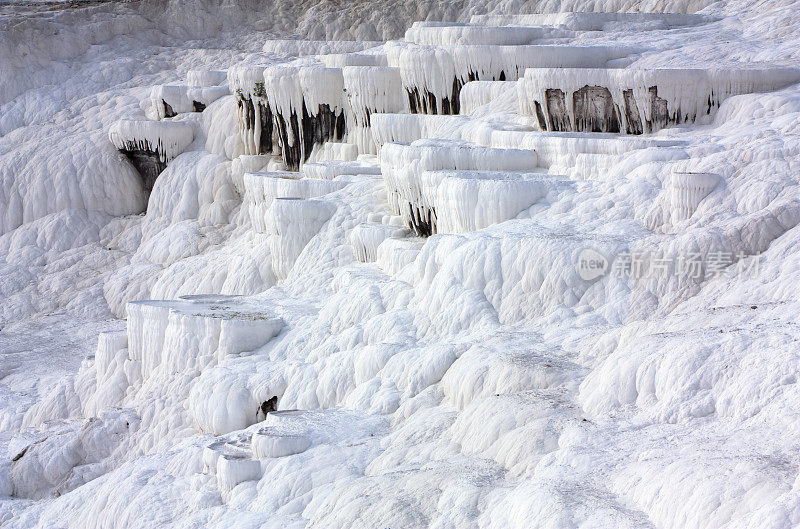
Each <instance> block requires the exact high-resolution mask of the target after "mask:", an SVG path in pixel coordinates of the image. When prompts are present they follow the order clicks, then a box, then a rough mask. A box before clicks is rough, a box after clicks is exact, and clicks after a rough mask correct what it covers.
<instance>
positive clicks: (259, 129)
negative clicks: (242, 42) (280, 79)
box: [228, 66, 273, 154]
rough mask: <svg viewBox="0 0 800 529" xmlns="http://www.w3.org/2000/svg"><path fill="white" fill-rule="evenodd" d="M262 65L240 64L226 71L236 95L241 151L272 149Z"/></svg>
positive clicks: (265, 150)
mask: <svg viewBox="0 0 800 529" xmlns="http://www.w3.org/2000/svg"><path fill="white" fill-rule="evenodd" d="M264 68H265V67H264V66H243V67H235V68H231V69H230V70H228V86H230V89H231V91H233V93H234V94H236V102H237V106H238V112H239V135H240V137H241V139H242V144H243V145H244V154H267V153H271V152H272V148H273V130H272V129H273V119H272V110H271V109H270V106H269V104H268V103H267V99H266V96H267V94H266V91H265V89H264Z"/></svg>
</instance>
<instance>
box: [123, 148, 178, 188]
mask: <svg viewBox="0 0 800 529" xmlns="http://www.w3.org/2000/svg"><path fill="white" fill-rule="evenodd" d="M120 152H122V153H123V154H124V155H125V156H126V157H127V158H128V160H130V162H131V163H132V164H133V166H134V167H135V168H136V170H137V171H138V172H139V175H141V177H142V184H143V186H144V188H145V190H147V191H150V190H152V189H153V185H154V184H155V183H156V178H158V175H160V174H161V172H162V171H163V170H164V169H166V168H167V162H165V161H162V159H161V158H162V157H161V156H160V155H159V154H158V152H156V151H152V150H149V149H122V150H120Z"/></svg>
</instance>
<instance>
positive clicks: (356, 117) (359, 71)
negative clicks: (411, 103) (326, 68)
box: [342, 66, 408, 154]
mask: <svg viewBox="0 0 800 529" xmlns="http://www.w3.org/2000/svg"><path fill="white" fill-rule="evenodd" d="M342 74H343V76H344V90H345V92H346V94H347V101H348V103H349V105H350V115H349V117H348V124H347V138H348V142H349V143H354V144H356V145H358V150H359V152H363V153H371V154H375V153H376V152H377V146H376V145H375V143H374V142H373V140H372V135H371V133H370V116H371V115H372V114H376V113H382V112H386V113H403V112H408V103H407V98H406V97H405V96H404V94H403V93H402V91H401V90H398V88H399V87H400V86H401V84H402V82H401V78H400V70H399V69H398V68H390V67H387V66H345V67H344V68H342Z"/></svg>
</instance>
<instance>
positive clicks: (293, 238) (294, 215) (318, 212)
mask: <svg viewBox="0 0 800 529" xmlns="http://www.w3.org/2000/svg"><path fill="white" fill-rule="evenodd" d="M335 211H336V206H335V205H334V204H333V203H331V202H326V201H324V200H319V199H300V198H284V197H277V198H275V199H274V200H273V202H272V207H271V208H270V210H269V217H268V218H267V226H266V228H267V233H268V234H269V235H271V238H270V257H271V259H272V268H273V270H274V271H275V275H276V276H277V277H278V278H279V279H285V278H286V277H288V275H289V272H290V271H291V270H292V266H294V263H295V261H296V260H297V257H298V256H299V255H300V253H301V252H302V251H303V248H305V246H306V244H308V241H310V240H311V238H312V237H314V236H315V235H316V234H317V233H318V232H319V230H320V228H322V226H323V225H324V224H325V223H326V222H328V220H329V219H330V218H331V216H332V215H333V214H334V212H335Z"/></svg>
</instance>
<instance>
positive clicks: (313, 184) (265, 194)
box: [243, 172, 347, 233]
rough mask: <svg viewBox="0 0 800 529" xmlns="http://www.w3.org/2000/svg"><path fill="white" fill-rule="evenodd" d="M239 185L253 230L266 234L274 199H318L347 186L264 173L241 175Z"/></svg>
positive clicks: (344, 183) (285, 174) (338, 182)
mask: <svg viewBox="0 0 800 529" xmlns="http://www.w3.org/2000/svg"><path fill="white" fill-rule="evenodd" d="M243 184H244V199H243V207H246V208H247V210H248V211H249V214H250V220H251V222H252V225H253V229H254V230H255V231H256V232H259V233H268V231H267V218H268V215H269V208H270V207H271V206H272V203H273V201H274V200H275V199H276V198H279V197H287V198H314V197H319V196H322V195H327V194H328V193H333V192H334V191H338V190H340V189H342V188H343V187H345V186H346V185H347V182H342V181H339V180H317V179H312V178H300V174H299V173H295V172H264V173H245V174H244V178H243Z"/></svg>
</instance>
